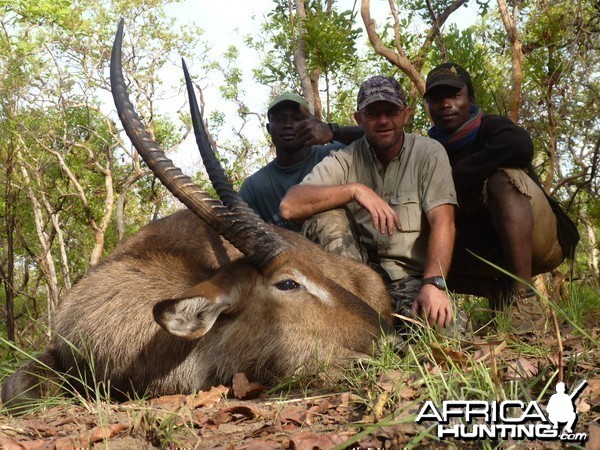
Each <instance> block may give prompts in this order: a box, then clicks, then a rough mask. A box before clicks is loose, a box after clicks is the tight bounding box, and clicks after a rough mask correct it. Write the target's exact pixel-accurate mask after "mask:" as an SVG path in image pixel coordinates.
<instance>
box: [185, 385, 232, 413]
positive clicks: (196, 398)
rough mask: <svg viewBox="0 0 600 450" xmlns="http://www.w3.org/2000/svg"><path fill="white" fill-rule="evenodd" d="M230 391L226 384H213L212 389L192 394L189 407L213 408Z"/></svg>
mask: <svg viewBox="0 0 600 450" xmlns="http://www.w3.org/2000/svg"><path fill="white" fill-rule="evenodd" d="M228 393H229V388H227V387H225V386H213V387H211V388H210V391H208V392H207V391H200V392H198V393H197V394H196V395H192V396H190V397H191V401H190V404H189V407H190V408H192V409H195V408H200V407H202V406H204V407H206V408H211V407H213V406H215V405H216V404H217V403H219V402H221V400H223V397H224V396H226V395H227V394H228Z"/></svg>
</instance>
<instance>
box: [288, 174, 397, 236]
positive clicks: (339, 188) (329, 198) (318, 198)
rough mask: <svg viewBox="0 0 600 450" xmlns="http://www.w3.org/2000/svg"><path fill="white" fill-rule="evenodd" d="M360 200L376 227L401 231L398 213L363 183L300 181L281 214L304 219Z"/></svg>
mask: <svg viewBox="0 0 600 450" xmlns="http://www.w3.org/2000/svg"><path fill="white" fill-rule="evenodd" d="M351 201H355V202H357V203H358V204H359V205H360V206H362V207H363V208H365V209H366V210H367V211H369V214H371V218H372V219H373V227H374V228H375V229H376V230H379V232H380V233H381V234H384V233H387V234H389V235H392V234H393V233H394V231H395V230H400V229H401V226H400V219H399V218H398V215H397V214H396V212H395V211H394V210H393V209H392V207H391V206H390V205H388V204H387V203H386V202H385V201H384V200H383V199H382V198H381V197H380V196H379V195H377V194H376V193H375V192H374V191H373V190H372V189H371V188H369V187H367V186H365V185H364V184H361V183H348V184H340V185H328V186H321V185H310V184H301V185H296V186H294V187H292V188H291V189H290V190H289V191H288V192H287V194H286V195H285V197H284V198H283V200H282V201H281V204H280V205H279V215H280V216H281V217H282V218H283V219H286V220H304V219H307V218H309V217H311V216H313V215H315V214H318V213H320V212H323V211H328V210H330V209H334V208H339V207H341V206H344V205H346V204H348V203H350V202H351Z"/></svg>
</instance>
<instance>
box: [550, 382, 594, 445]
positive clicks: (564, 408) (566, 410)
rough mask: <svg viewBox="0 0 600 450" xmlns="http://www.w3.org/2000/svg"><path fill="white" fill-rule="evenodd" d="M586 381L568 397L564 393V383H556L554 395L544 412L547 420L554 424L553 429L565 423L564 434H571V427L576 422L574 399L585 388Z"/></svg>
mask: <svg viewBox="0 0 600 450" xmlns="http://www.w3.org/2000/svg"><path fill="white" fill-rule="evenodd" d="M586 384H587V381H586V380H583V381H582V382H581V384H580V385H579V386H578V387H577V389H575V390H574V391H573V392H572V393H571V394H570V395H569V394H566V393H565V383H563V382H559V383H556V394H552V397H550V401H549V402H548V406H546V412H547V413H548V419H550V422H552V423H553V424H554V427H553V428H554V429H555V430H556V429H558V424H559V423H566V425H565V428H564V432H565V433H573V425H575V422H576V421H577V414H575V399H576V398H577V396H578V395H579V394H580V393H581V391H582V390H583V388H584V387H585V386H586Z"/></svg>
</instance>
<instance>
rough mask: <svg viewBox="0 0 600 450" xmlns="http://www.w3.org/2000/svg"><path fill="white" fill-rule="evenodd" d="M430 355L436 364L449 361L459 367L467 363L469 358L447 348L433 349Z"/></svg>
mask: <svg viewBox="0 0 600 450" xmlns="http://www.w3.org/2000/svg"><path fill="white" fill-rule="evenodd" d="M431 354H432V355H433V359H434V360H435V361H436V362H437V363H438V364H446V363H447V362H448V360H450V361H452V362H453V363H454V364H455V365H457V366H459V367H460V366H463V365H464V364H466V363H467V362H468V361H469V357H468V356H467V355H466V354H464V353H463V352H459V351H457V350H453V349H451V348H448V347H437V346H436V347H433V348H432V349H431Z"/></svg>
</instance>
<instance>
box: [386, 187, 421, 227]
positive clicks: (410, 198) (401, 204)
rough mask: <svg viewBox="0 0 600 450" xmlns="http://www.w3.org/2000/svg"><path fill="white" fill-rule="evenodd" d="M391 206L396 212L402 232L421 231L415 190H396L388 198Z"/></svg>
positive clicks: (418, 205) (417, 194) (417, 198)
mask: <svg viewBox="0 0 600 450" xmlns="http://www.w3.org/2000/svg"><path fill="white" fill-rule="evenodd" d="M390 203H391V205H392V208H394V210H395V211H396V213H397V214H398V218H399V219H400V225H401V226H402V232H405V233H410V232H417V231H421V220H422V216H423V214H422V211H421V205H420V204H419V193H418V192H417V191H409V192H397V193H396V194H394V195H392V197H391V198H390Z"/></svg>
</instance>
